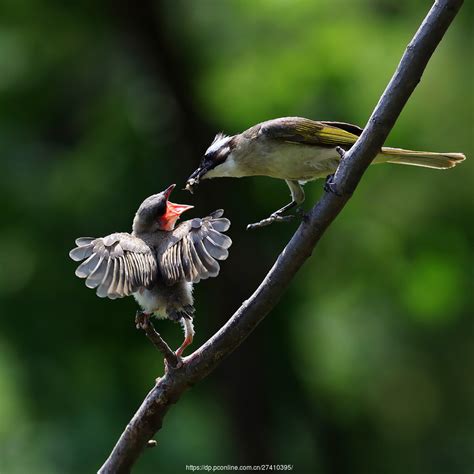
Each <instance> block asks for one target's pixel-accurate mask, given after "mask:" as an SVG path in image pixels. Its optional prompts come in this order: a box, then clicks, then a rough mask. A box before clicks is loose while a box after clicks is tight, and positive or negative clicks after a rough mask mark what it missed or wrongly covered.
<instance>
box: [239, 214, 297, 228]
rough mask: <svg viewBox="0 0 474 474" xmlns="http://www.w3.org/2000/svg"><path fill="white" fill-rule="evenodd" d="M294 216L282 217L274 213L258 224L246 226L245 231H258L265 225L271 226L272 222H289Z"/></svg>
mask: <svg viewBox="0 0 474 474" xmlns="http://www.w3.org/2000/svg"><path fill="white" fill-rule="evenodd" d="M295 217H296V216H294V215H292V214H290V215H288V216H282V215H281V214H278V213H276V212H274V213H273V214H272V215H271V216H270V217H267V218H266V219H263V220H261V221H260V222H255V223H254V224H249V225H248V226H247V230H254V229H258V228H259V227H265V226H267V225H270V224H273V223H274V222H289V221H291V220H293V219H294V218H295Z"/></svg>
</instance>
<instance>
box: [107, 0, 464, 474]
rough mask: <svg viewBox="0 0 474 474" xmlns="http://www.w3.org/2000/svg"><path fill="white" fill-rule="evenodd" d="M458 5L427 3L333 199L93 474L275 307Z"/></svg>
mask: <svg viewBox="0 0 474 474" xmlns="http://www.w3.org/2000/svg"><path fill="white" fill-rule="evenodd" d="M462 3H463V0H438V1H436V2H435V4H434V5H433V7H432V8H431V10H430V12H429V13H428V15H427V16H426V18H425V20H424V21H423V23H422V25H421V26H420V28H419V30H418V31H417V33H416V34H415V36H414V38H413V40H412V41H411V43H410V45H409V46H408V48H407V49H406V51H405V53H404V55H403V57H402V60H401V62H400V64H399V66H398V68H397V71H396V72H395V74H394V76H393V78H392V80H391V81H390V83H389V85H388V86H387V88H386V90H385V92H384V94H383V95H382V97H381V98H380V100H379V103H378V104H377V106H376V108H375V110H374V112H373V114H372V116H371V117H370V119H369V122H368V124H367V126H366V128H365V129H364V131H363V133H362V134H361V136H360V137H359V139H358V140H357V142H356V143H355V144H354V146H353V147H352V148H351V149H350V150H349V151H348V152H347V153H346V155H345V159H344V160H342V161H341V163H340V165H339V168H338V170H337V172H336V173H335V176H334V184H335V186H336V189H338V190H339V191H340V193H341V196H337V195H335V194H333V193H325V194H324V195H323V196H322V198H321V199H320V201H319V202H318V203H317V204H316V205H315V206H314V207H313V209H312V210H311V211H310V213H309V214H308V215H307V217H306V218H305V219H304V220H303V222H302V223H301V224H300V226H299V227H298V229H297V231H296V232H295V234H294V235H293V237H292V239H291V240H290V242H289V243H288V244H287V246H286V247H285V249H284V250H283V252H282V253H281V254H280V255H279V257H278V259H277V261H276V262H275V264H274V265H273V267H272V269H271V270H270V271H269V273H268V274H267V276H266V277H265V279H264V280H263V282H262V283H261V284H260V286H259V287H258V288H257V290H256V291H255V292H254V294H253V295H252V296H251V297H250V298H249V299H248V300H246V301H245V302H244V303H243V304H242V306H241V307H240V308H239V309H238V310H237V311H236V313H235V314H234V315H233V316H232V317H231V318H230V319H229V321H228V322H227V323H226V324H225V325H224V326H223V327H222V328H221V329H220V330H219V331H218V332H217V333H216V334H215V335H214V336H212V337H211V338H210V339H209V340H208V341H207V342H206V343H205V344H204V345H203V346H201V347H200V348H199V349H197V350H196V351H195V352H194V353H193V354H191V355H190V356H189V357H187V358H185V359H184V360H183V365H182V366H181V367H180V368H178V369H177V370H174V371H172V372H167V373H166V374H165V375H164V377H162V378H161V379H159V380H158V381H157V384H156V386H155V387H153V389H152V390H151V391H150V393H149V394H148V395H147V396H146V398H145V400H144V401H143V403H142V405H141V406H140V408H139V409H138V411H137V412H136V414H135V415H134V417H133V418H132V420H131V421H130V423H129V424H128V425H127V427H126V429H125V431H124V432H123V433H122V435H121V436H120V438H119V440H118V442H117V444H116V445H115V447H114V449H113V451H112V453H111V454H110V456H109V458H108V459H107V460H106V461H105V463H104V465H103V466H102V467H101V469H100V470H99V473H100V474H105V473H107V474H111V473H113V474H124V473H129V472H130V470H131V468H132V466H133V464H134V463H135V461H136V460H137V459H138V457H139V456H140V454H141V453H142V451H143V450H144V449H145V447H146V446H147V445H148V442H149V440H150V439H151V438H152V437H153V436H154V434H155V433H156V432H157V431H158V430H159V429H160V428H161V425H162V422H163V418H164V416H165V415H166V413H167V411H168V409H169V408H170V406H171V405H172V404H173V403H176V401H177V400H178V399H179V397H180V396H181V395H182V394H183V392H184V391H185V390H186V389H187V388H189V387H190V386H191V385H193V384H194V383H196V382H198V381H199V380H201V379H203V378H204V377H206V376H207V375H208V374H209V373H210V372H211V371H212V370H214V368H215V367H216V366H217V365H218V364H219V363H220V362H221V361H222V360H223V359H224V357H226V356H227V355H229V354H230V353H231V352H232V351H233V350H235V349H236V348H237V347H238V346H239V345H240V344H241V343H242V342H243V341H244V340H245V338H246V337H248V336H249V334H250V333H251V332H252V330H253V329H254V328H255V327H256V326H257V325H258V324H259V323H260V322H261V321H262V320H263V318H264V317H265V316H266V315H267V314H268V313H269V312H270V311H271V310H272V309H273V308H274V307H275V306H276V304H277V303H278V300H279V298H280V297H281V296H282V294H283V293H284V291H285V290H286V288H287V287H288V286H289V284H290V282H291V280H292V278H293V277H294V275H295V273H296V272H297V271H298V270H299V269H300V267H301V266H302V265H303V263H304V262H305V261H306V260H307V259H308V258H309V257H310V256H311V253H312V251H313V249H314V247H315V245H316V244H317V242H318V241H319V239H320V238H321V236H322V235H323V234H324V232H325V230H326V229H327V227H328V226H329V225H330V224H331V222H332V221H333V220H334V219H335V218H336V217H337V215H338V214H339V212H340V211H341V210H342V208H343V207H344V205H345V204H346V202H347V201H348V199H349V198H350V196H351V194H352V193H353V191H354V190H355V188H356V186H357V184H358V182H359V181H360V179H361V177H362V175H363V173H364V171H365V170H366V168H367V167H368V166H369V164H370V163H371V162H372V160H373V159H374V157H375V156H376V154H377V152H378V151H379V149H380V147H381V146H382V145H383V143H384V141H385V139H386V138H387V136H388V134H389V132H390V130H391V129H392V127H393V125H394V124H395V121H396V120H397V118H398V116H399V114H400V112H401V110H402V109H403V107H404V105H405V103H406V102H407V100H408V98H409V97H410V95H411V93H412V92H413V90H414V89H415V87H416V85H417V84H418V82H419V81H420V78H421V76H422V74H423V71H424V69H425V67H426V65H427V63H428V61H429V59H430V57H431V55H432V54H433V52H434V50H435V49H436V47H437V45H438V44H439V42H440V41H441V39H442V37H443V35H444V33H445V32H446V30H447V28H448V27H449V25H450V24H451V22H452V20H453V19H454V17H455V16H456V14H457V12H458V11H459V9H460V7H461V5H462Z"/></svg>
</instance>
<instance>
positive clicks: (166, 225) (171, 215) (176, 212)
mask: <svg viewBox="0 0 474 474" xmlns="http://www.w3.org/2000/svg"><path fill="white" fill-rule="evenodd" d="M175 186H176V184H172V185H171V186H169V187H168V188H167V189H166V190H165V191H164V194H165V197H166V212H165V213H164V215H163V216H162V217H160V224H161V226H162V228H163V229H165V230H173V229H174V226H175V224H176V221H177V220H178V219H179V217H180V216H181V214H182V213H183V212H186V211H188V210H189V209H192V208H193V207H194V206H188V205H187V204H175V203H174V202H171V201H169V200H168V198H169V197H170V194H171V192H172V191H173V189H174V188H175Z"/></svg>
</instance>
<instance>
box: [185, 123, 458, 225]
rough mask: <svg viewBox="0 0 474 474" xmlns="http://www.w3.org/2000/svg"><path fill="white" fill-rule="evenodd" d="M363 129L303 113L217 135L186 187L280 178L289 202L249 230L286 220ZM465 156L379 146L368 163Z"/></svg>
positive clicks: (448, 163)
mask: <svg viewBox="0 0 474 474" xmlns="http://www.w3.org/2000/svg"><path fill="white" fill-rule="evenodd" d="M361 133H362V129H361V128H360V127H358V126H357V125H352V124H349V123H344V122H325V121H320V122H317V121H314V120H309V119H306V118H302V117H282V118H277V119H274V120H268V121H267V122H262V123H259V124H257V125H255V126H253V127H251V128H249V129H248V130H245V131H244V132H242V133H240V134H238V135H234V136H227V135H223V134H222V133H220V134H218V135H217V136H216V137H215V139H214V141H213V142H212V144H211V146H210V147H209V148H208V149H207V151H206V153H205V154H204V157H203V158H202V160H201V163H200V165H199V167H198V168H197V170H196V171H194V173H193V174H191V176H190V177H189V178H188V181H187V183H186V189H187V190H189V191H191V192H193V188H194V187H195V186H196V185H197V184H199V181H200V180H201V179H211V178H221V177H232V178H240V177H243V176H270V177H272V178H279V179H284V180H285V181H286V184H287V185H288V187H289V188H290V192H291V202H290V203H289V204H287V205H286V206H284V207H282V208H281V209H279V210H277V211H275V212H274V213H273V214H272V215H271V216H270V217H269V218H268V219H264V220H263V221H260V222H259V223H257V224H251V225H250V226H249V227H248V228H253V227H259V226H261V225H267V224H270V223H272V222H274V221H279V220H286V218H285V217H283V214H284V212H285V211H287V210H289V209H291V208H293V207H295V206H299V205H300V204H302V203H303V201H304V191H303V188H302V185H303V184H304V183H305V182H306V181H312V180H314V179H317V178H323V177H327V176H329V175H331V174H333V173H334V172H335V171H336V169H337V167H338V165H339V162H340V160H341V151H342V150H348V149H349V148H350V147H351V146H352V145H353V144H354V143H355V142H356V140H357V138H358V137H359V135H360V134H361ZM338 147H340V148H339V150H338ZM341 148H342V150H341ZM465 158H466V157H465V156H464V155H463V154H462V153H433V152H425V151H412V150H404V149H401V148H390V147H383V148H382V149H381V150H380V153H379V154H378V155H377V156H376V158H375V159H374V161H373V162H372V163H373V164H376V163H399V164H403V165H414V166H421V167H425V168H436V169H447V168H452V167H454V166H456V165H457V164H458V163H460V162H461V161H463V160H464V159H465Z"/></svg>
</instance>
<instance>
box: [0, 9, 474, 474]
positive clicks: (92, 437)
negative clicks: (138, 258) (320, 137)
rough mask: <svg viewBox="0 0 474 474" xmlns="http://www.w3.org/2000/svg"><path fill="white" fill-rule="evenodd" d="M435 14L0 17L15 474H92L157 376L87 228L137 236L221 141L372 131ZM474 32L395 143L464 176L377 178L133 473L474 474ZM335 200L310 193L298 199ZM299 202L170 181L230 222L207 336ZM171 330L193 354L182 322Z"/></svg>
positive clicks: (260, 189)
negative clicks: (87, 251) (264, 124)
mask: <svg viewBox="0 0 474 474" xmlns="http://www.w3.org/2000/svg"><path fill="white" fill-rule="evenodd" d="M429 6H430V2H429V1H421V0H416V1H409V0H405V1H400V0H357V1H348V0H331V1H330V0H318V1H310V0H291V1H290V0H257V1H255V0H252V1H251V0H225V1H224V0H223V1H218V0H201V1H200V2H191V1H185V0H179V1H171V0H169V1H162V2H150V1H143V2H135V3H134V2H130V1H125V0H119V1H109V2H96V1H91V0H81V1H76V2H60V1H53V0H49V1H39V0H4V1H3V2H2V3H1V5H0V105H1V106H0V156H1V159H0V160H1V161H0V163H1V173H0V197H1V201H2V203H3V206H2V219H1V224H0V225H1V232H0V310H1V317H0V473H2V474H22V473H38V474H43V473H44V474H46V473H48V474H55V473H78V474H79V473H85V472H94V470H96V469H97V468H98V467H99V466H100V464H101V463H102V462H103V460H104V459H105V457H106V455H107V454H108V452H109V451H110V449H111V447H112V446H113V444H114V442H115V440H116V439H117V437H118V435H119V433H120V432H121V430H122V429H123V427H124V426H125V424H126V423H127V421H128V420H129V418H130V417H131V415H132V413H133V412H134V410H135V409H136V408H137V406H138V405H139V403H140V402H141V400H142V399H143V397H144V395H145V393H146V392H147V390H148V389H149V388H150V387H151V386H152V384H153V381H154V378H155V377H156V376H158V375H159V374H161V373H162V361H161V357H160V356H159V355H158V354H157V352H156V351H155V350H154V348H153V347H152V346H151V345H150V344H149V342H148V341H147V340H146V338H145V337H144V336H143V334H141V333H139V332H138V331H136V330H135V329H134V325H133V317H134V312H135V308H136V306H135V303H134V301H133V300H132V299H131V298H129V299H126V300H122V301H104V300H100V299H98V298H97V297H96V296H95V294H94V293H93V292H92V291H90V290H88V289H86V288H85V287H84V285H83V282H82V281H79V280H78V279H77V278H76V277H75V276H74V267H75V265H74V263H73V262H71V261H70V260H69V259H68V257H67V253H68V251H69V250H70V248H71V247H72V246H73V241H74V238H75V237H78V236H82V235H97V236H100V235H105V234H107V233H110V232H113V231H117V230H128V229H129V228H130V226H131V220H132V218H133V214H134V211H135V209H136V208H137V206H138V204H139V203H140V202H141V200H142V199H143V198H145V197H146V196H148V195H149V194H152V193H155V192H158V191H160V190H162V189H164V188H165V187H166V186H167V185H169V184H170V183H172V182H176V183H178V185H179V186H181V185H183V184H184V181H185V179H186V177H187V176H188V175H189V174H190V172H191V171H192V170H193V169H194V168H195V167H196V164H197V163H198V162H199V159H200V155H201V154H202V152H203V151H204V150H205V148H206V145H207V144H208V143H209V142H210V140H211V139H212V136H213V134H214V133H216V132H217V131H220V130H223V131H225V132H227V133H236V132H238V131H241V130H243V129H245V128H247V127H249V126H251V125H252V124H254V123H256V122H259V121H263V120H266V119H269V118H273V117H278V116H285V115H301V116H306V117H310V118H315V119H327V120H343V121H349V122H354V123H358V124H360V125H364V124H365V122H366V120H367V118H368V116H369V114H370V113H371V111H372V109H373V107H374V106H375V104H376V102H377V100H378V98H379V96H380V94H381V92H382V91H383V89H384V87H385V85H386V83H387V82H388V80H389V78H390V76H391V74H392V73H393V71H394V69H395V67H396V64H397V63H398V60H399V58H400V57H401V54H402V52H403V50H404V47H405V46H406V44H407V43H408V41H409V40H410V38H411V37H412V35H413V33H414V31H415V30H416V28H417V27H418V25H419V23H420V21H421V20H422V18H423V16H424V14H425V13H426V11H427V10H428V8H429ZM472 21H473V15H472V3H471V2H466V5H465V6H464V7H463V9H462V10H461V13H460V15H459V17H458V18H457V19H456V21H455V23H454V24H453V26H452V28H451V29H450V30H449V31H448V34H447V36H446V38H445V39H444V40H443V42H442V44H441V46H440V47H439V49H438V50H437V52H436V53H435V55H434V57H433V58H432V61H431V62H430V64H429V66H428V68H427V70H426V73H425V75H424V77H423V80H422V82H421V83H420V84H419V86H418V88H417V90H416V91H415V93H414V95H413V97H412V99H411V100H410V102H409V103H408V105H407V106H406V108H405V110H404V111H403V113H402V115H401V117H400V119H399V121H398V123H397V125H396V126H395V128H394V130H393V132H392V133H391V135H390V137H389V139H388V142H387V144H388V145H392V146H400V147H405V148H412V149H426V150H431V151H462V152H465V153H466V154H467V155H468V160H467V162H466V163H464V164H463V165H461V166H459V167H457V168H456V169H454V170H450V171H449V172H436V171H431V170H423V169H416V168H413V167H402V166H388V165H387V166H380V167H373V168H371V169H370V170H369V171H368V172H367V174H366V176H365V177H364V179H363V181H362V183H361V185H360V187H359V189H358V190H357V193H356V194H355V196H354V198H353V199H352V200H351V201H350V203H349V205H348V206H347V208H346V209H345V210H344V212H343V214H342V215H341V216H340V217H339V218H338V220H337V221H336V222H335V223H334V225H333V226H332V227H331V228H330V230H329V231H328V232H327V234H326V236H325V237H324V239H323V240H322V242H321V243H320V245H319V247H318V249H317V250H316V251H315V253H314V255H313V257H312V259H311V260H310V261H309V262H308V263H307V264H306V266H305V267H304V269H303V270H302V271H301V272H300V274H299V275H298V276H297V278H296V279H295V280H294V282H293V284H292V286H291V289H290V290H289V291H288V292H287V293H286V295H285V296H284V298H283V299H282V301H281V303H280V304H279V306H278V307H277V309H276V310H275V311H274V312H273V313H272V314H271V315H270V316H269V317H268V318H267V319H266V320H265V321H264V323H262V324H261V325H260V327H259V328H258V329H257V331H256V332H255V333H254V334H252V336H251V337H250V338H249V339H248V340H247V341H246V343H245V344H244V345H243V347H241V348H240V349H239V350H238V351H237V352H236V353H235V354H233V355H232V356H231V357H230V358H229V359H228V360H227V361H226V362H225V363H224V364H223V365H222V366H221V367H220V368H219V369H218V370H217V371H216V372H215V373H214V374H213V375H212V376H210V377H209V378H208V379H207V380H206V381H204V382H203V383H201V384H200V385H199V386H197V387H194V388H193V389H192V390H190V391H189V392H188V393H186V395H185V396H184V398H183V399H182V400H181V401H180V403H179V404H178V405H177V406H175V407H173V408H172V410H171V411H170V412H169V414H168V416H167V417H166V420H165V424H164V427H163V429H162V431H161V432H160V433H159V435H158V436H157V440H158V447H157V448H155V449H154V450H150V451H147V452H146V453H145V454H144V455H143V457H142V458H141V459H140V461H139V463H138V464H137V467H136V470H135V471H134V472H137V473H152V472H163V473H175V472H184V471H185V465H186V464H195V465H198V464H261V463H272V464H293V465H294V466H295V468H294V471H295V472H318V473H328V474H333V473H347V472H351V473H369V472H384V473H401V472H403V473H422V472H429V473H443V474H444V473H448V472H449V473H457V472H459V473H461V472H470V471H472V467H473V461H474V452H473V446H474V421H473V420H474V406H473V405H474V385H473V380H474V377H473V373H474V331H473V329H474V328H473V314H472V313H473V304H472V303H473V301H472V294H473V286H472V283H473V261H474V259H473V240H474V239H473V238H474V235H473V230H474V229H473V221H474V215H473V214H474V212H473V210H474V208H473V178H474V164H473V152H474V144H473V138H472V137H473V105H474V104H473V79H472V78H473V72H474V71H473V60H472V58H473V53H474V48H473V39H472ZM179 186H178V187H179ZM177 189H178V188H177ZM321 189H322V183H319V182H316V183H310V184H308V185H307V186H306V191H307V201H306V206H308V207H309V206H311V205H312V203H314V202H315V201H316V200H317V199H318V196H319V195H320V193H321ZM287 194H288V192H287V189H286V187H285V185H284V183H281V182H278V181H275V180H271V179H268V178H247V179H243V180H232V181H230V180H229V181H226V180H220V181H216V182H207V183H203V184H202V185H201V188H200V189H199V192H198V194H196V195H195V196H190V195H188V194H186V193H184V192H182V191H178V190H177V191H176V192H175V197H174V199H175V201H177V202H189V203H193V204H195V206H196V209H195V210H194V211H192V212H193V214H191V213H190V214H189V215H190V216H191V215H203V214H205V213H206V212H209V211H211V210H213V209H214V208H218V207H224V208H225V209H226V212H227V215H228V216H229V217H230V218H231V219H232V221H233V227H232V229H231V236H232V238H233V240H234V245H233V247H232V252H231V256H230V258H229V260H228V261H227V262H225V264H224V265H223V266H222V272H221V276H220V278H219V279H218V280H211V281H205V282H202V283H200V284H199V286H198V287H197V288H196V290H195V296H196V300H197V321H196V326H197V338H196V342H195V345H194V347H198V346H199V344H200V343H202V342H203V341H205V340H206V339H207V338H208V337H209V336H210V335H211V334H212V333H213V332H214V331H216V330H217V329H218V328H219V327H220V326H221V325H222V324H223V323H224V322H225V320H226V319H227V318H228V317H229V316H230V315H231V314H232V311H233V310H235V309H236V308H237V307H238V306H239V304H240V303H241V302H242V301H243V300H244V299H245V298H247V297H248V295H250V294H251V292H252V291H253V289H254V288H255V287H256V285H257V284H258V282H259V281H260V280H261V278H262V277H263V276H264V274H265V273H266V271H267V270H268V269H269V268H270V266H271V265H272V262H273V261H274V259H275V257H276V256H277V255H278V253H279V251H280V250H281V249H282V248H283V246H284V245H285V243H286V242H287V240H288V238H289V237H290V236H291V234H292V232H293V231H294V229H295V226H296V223H295V224H292V225H287V226H283V225H282V226H274V227H273V228H267V229H262V230H259V231H258V232H254V233H248V232H246V231H245V230H244V229H245V224H247V223H248V222H253V221H255V220H257V219H259V218H261V217H263V216H265V215H266V214H268V213H269V212H270V211H272V210H274V209H276V208H277V207H279V206H280V205H282V204H283V203H285V202H286V200H287ZM159 330H160V332H162V334H163V335H164V337H165V338H166V339H167V340H169V341H170V343H172V344H173V345H178V344H179V342H180V340H181V337H182V335H181V330H180V328H179V327H178V326H176V325H174V324H172V323H171V322H167V321H163V322H160V323H159Z"/></svg>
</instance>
